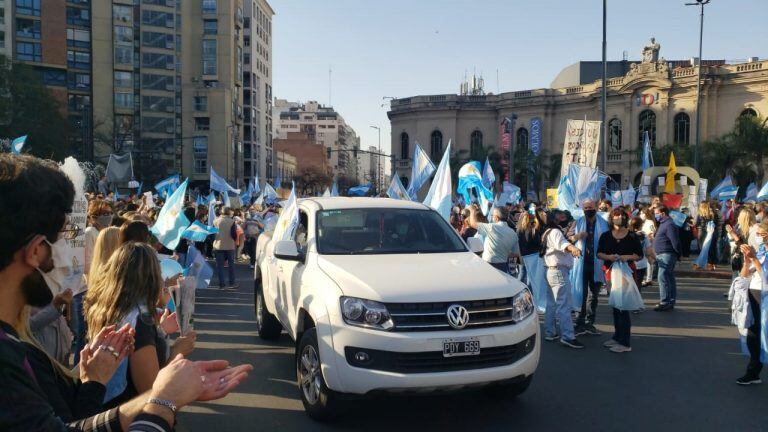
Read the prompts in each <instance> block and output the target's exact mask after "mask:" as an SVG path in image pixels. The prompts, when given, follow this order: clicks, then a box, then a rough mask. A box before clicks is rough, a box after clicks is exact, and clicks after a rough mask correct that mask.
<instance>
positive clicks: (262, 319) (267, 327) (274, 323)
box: [254, 280, 283, 341]
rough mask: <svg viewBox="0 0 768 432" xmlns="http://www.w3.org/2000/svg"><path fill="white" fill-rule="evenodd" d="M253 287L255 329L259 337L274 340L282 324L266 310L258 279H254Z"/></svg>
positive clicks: (278, 335) (281, 329)
mask: <svg viewBox="0 0 768 432" xmlns="http://www.w3.org/2000/svg"><path fill="white" fill-rule="evenodd" d="M254 289H255V290H256V296H255V297H256V298H255V299H254V302H255V304H254V308H255V309H256V331H258V332H259V337H260V338H261V339H263V340H267V341H276V340H277V339H278V338H280V333H282V331H283V326H282V325H281V324H280V321H278V320H277V318H275V316H274V315H272V314H271V313H269V310H267V307H266V306H265V305H264V293H263V291H262V288H261V283H260V282H259V281H258V280H257V281H256V286H255V287H254Z"/></svg>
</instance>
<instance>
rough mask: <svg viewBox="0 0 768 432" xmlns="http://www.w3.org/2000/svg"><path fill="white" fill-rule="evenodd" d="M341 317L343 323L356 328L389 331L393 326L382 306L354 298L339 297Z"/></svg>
mask: <svg viewBox="0 0 768 432" xmlns="http://www.w3.org/2000/svg"><path fill="white" fill-rule="evenodd" d="M340 303H341V316H342V317H343V318H344V322H345V323H347V324H349V325H354V326H358V327H365V328H372V329H377V330H390V329H391V328H392V327H394V326H395V324H394V323H393V322H392V317H391V316H390V315H389V311H388V310H387V307H386V306H384V305H383V304H381V303H379V302H377V301H373V300H365V299H360V298H356V297H341V299H340Z"/></svg>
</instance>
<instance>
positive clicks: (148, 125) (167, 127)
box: [141, 115, 176, 133]
mask: <svg viewBox="0 0 768 432" xmlns="http://www.w3.org/2000/svg"><path fill="white" fill-rule="evenodd" d="M141 129H142V132H152V133H173V132H174V130H175V129H176V128H175V127H174V118H173V117H154V116H148V115H144V116H142V117H141Z"/></svg>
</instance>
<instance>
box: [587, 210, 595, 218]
mask: <svg viewBox="0 0 768 432" xmlns="http://www.w3.org/2000/svg"><path fill="white" fill-rule="evenodd" d="M596 214H597V210H595V209H589V210H584V215H585V216H586V217H588V218H593V217H595V215H596Z"/></svg>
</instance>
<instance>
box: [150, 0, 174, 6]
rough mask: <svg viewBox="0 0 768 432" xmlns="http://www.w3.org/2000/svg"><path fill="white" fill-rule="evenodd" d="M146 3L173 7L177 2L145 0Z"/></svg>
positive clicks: (170, 0) (171, 0)
mask: <svg viewBox="0 0 768 432" xmlns="http://www.w3.org/2000/svg"><path fill="white" fill-rule="evenodd" d="M144 4H151V5H156V6H168V7H172V6H174V5H175V2H174V1H173V0H144Z"/></svg>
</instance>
